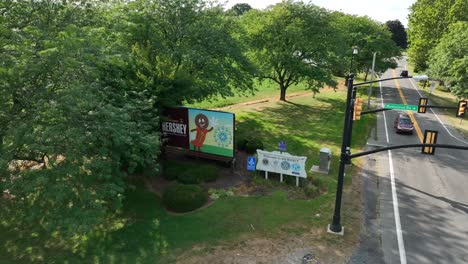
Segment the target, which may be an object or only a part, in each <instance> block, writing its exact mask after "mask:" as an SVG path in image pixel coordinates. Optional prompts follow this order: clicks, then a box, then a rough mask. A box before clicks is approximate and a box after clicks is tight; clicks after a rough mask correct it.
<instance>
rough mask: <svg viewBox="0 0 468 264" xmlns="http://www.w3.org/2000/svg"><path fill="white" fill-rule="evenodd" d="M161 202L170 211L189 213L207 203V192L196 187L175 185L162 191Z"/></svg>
mask: <svg viewBox="0 0 468 264" xmlns="http://www.w3.org/2000/svg"><path fill="white" fill-rule="evenodd" d="M162 201H163V204H164V205H165V206H166V208H167V209H168V210H170V211H173V212H177V213H184V212H190V211H193V210H195V209H197V208H200V207H202V206H203V205H204V204H205V203H206V202H207V201H208V192H207V191H206V190H204V189H203V188H202V187H200V186H198V185H193V184H179V183H176V184H173V185H171V186H169V187H168V188H167V189H166V190H165V191H164V193H163V197H162Z"/></svg>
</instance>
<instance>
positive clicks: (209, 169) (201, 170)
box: [194, 164, 219, 182]
mask: <svg viewBox="0 0 468 264" xmlns="http://www.w3.org/2000/svg"><path fill="white" fill-rule="evenodd" d="M194 173H195V174H197V176H198V178H199V179H200V180H201V182H214V181H216V180H217V179H218V177H219V171H218V168H216V167H215V166H213V165H209V164H206V165H199V166H197V167H196V168H195V170H194Z"/></svg>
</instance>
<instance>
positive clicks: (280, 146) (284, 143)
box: [278, 141, 286, 151]
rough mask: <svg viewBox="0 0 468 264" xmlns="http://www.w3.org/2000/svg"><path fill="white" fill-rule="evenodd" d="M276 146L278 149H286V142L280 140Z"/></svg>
mask: <svg viewBox="0 0 468 264" xmlns="http://www.w3.org/2000/svg"><path fill="white" fill-rule="evenodd" d="M278 148H279V150H280V151H286V142H284V141H280V142H279V143H278Z"/></svg>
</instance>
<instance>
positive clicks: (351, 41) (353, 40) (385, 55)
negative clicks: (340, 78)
mask: <svg viewBox="0 0 468 264" xmlns="http://www.w3.org/2000/svg"><path fill="white" fill-rule="evenodd" d="M333 21H334V22H333V23H334V27H335V28H336V31H338V32H339V33H340V34H341V36H340V40H341V43H339V45H340V47H341V48H340V51H341V53H340V61H343V62H346V63H342V64H339V66H340V67H339V68H337V69H335V71H336V73H337V74H339V75H341V74H340V73H343V72H353V73H360V72H364V73H365V74H366V77H365V78H366V79H367V73H368V72H369V70H370V69H371V67H372V58H373V53H374V52H376V53H377V56H376V62H375V69H374V70H375V72H377V73H382V72H384V71H386V70H387V69H388V68H395V67H396V66H397V63H396V58H397V57H398V56H400V49H399V48H398V47H397V46H396V44H395V42H394V41H393V40H392V39H391V33H390V32H389V31H388V29H387V27H386V26H385V25H382V24H379V23H377V22H376V21H374V20H372V19H370V18H368V17H359V16H355V15H347V14H343V13H340V12H335V13H334V14H333ZM352 47H356V48H357V49H358V54H356V55H352V54H351V52H352Z"/></svg>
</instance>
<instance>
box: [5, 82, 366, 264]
mask: <svg viewBox="0 0 468 264" xmlns="http://www.w3.org/2000/svg"><path fill="white" fill-rule="evenodd" d="M272 91H273V90H272ZM274 93H275V94H276V93H279V92H278V90H274ZM345 95H346V94H345V91H344V90H343V89H339V90H337V91H333V90H330V89H329V90H326V91H323V92H321V93H319V94H317V95H316V96H315V98H314V97H312V96H311V95H307V96H297V97H293V98H290V99H289V101H288V102H278V101H271V102H266V103H259V104H252V105H245V106H242V107H240V106H239V107H236V108H234V109H232V112H234V113H235V114H236V120H237V122H238V124H237V130H236V137H243V136H247V135H255V137H257V138H261V139H262V140H263V142H264V144H265V149H266V150H276V149H277V144H278V142H279V141H280V140H284V141H286V143H287V151H288V152H289V153H291V154H293V155H301V156H307V157H308V160H307V169H309V168H310V167H311V166H312V165H314V164H318V158H319V150H320V148H322V147H328V148H330V149H331V151H332V154H333V156H332V167H331V172H330V174H329V176H325V177H323V178H324V181H325V184H326V186H327V191H326V192H325V193H324V194H322V195H321V196H319V197H317V198H315V199H311V200H304V199H291V198H290V197H289V196H288V193H287V192H286V191H282V190H278V191H273V192H272V194H271V195H266V196H248V197H240V196H234V197H227V198H222V199H220V200H217V201H216V202H215V203H214V204H213V205H211V206H209V207H207V208H205V209H203V210H200V211H196V212H193V213H189V214H186V215H172V214H168V213H167V212H166V211H165V210H164V208H163V206H162V204H161V201H160V199H159V198H158V197H157V196H156V195H155V194H154V193H152V192H150V191H148V190H146V189H145V188H144V187H142V186H139V187H137V188H136V189H135V190H133V191H129V192H128V193H127V194H126V198H127V199H126V202H125V207H124V210H123V212H124V218H125V219H126V224H125V225H123V226H122V228H121V229H119V230H117V231H115V232H114V233H112V234H109V235H107V236H106V237H105V238H103V237H99V236H98V235H96V236H95V237H93V238H90V240H89V245H91V246H90V248H89V250H88V251H87V252H85V253H83V256H82V257H79V256H76V255H71V254H69V253H66V252H54V253H53V254H47V255H46V256H45V259H44V262H46V263H172V262H174V261H176V260H177V257H178V256H179V255H180V254H182V253H184V252H187V251H188V252H195V253H196V254H207V253H209V252H210V250H211V249H212V248H214V247H216V246H219V245H225V246H226V245H227V247H228V248H230V247H231V246H232V245H237V244H239V243H244V242H243V241H245V240H249V239H255V238H258V237H262V238H272V239H274V238H278V237H282V236H298V235H300V234H302V233H304V232H311V230H320V232H322V233H323V231H324V230H325V229H326V226H327V224H329V223H330V222H331V218H332V212H333V206H334V199H335V188H336V177H337V169H338V160H339V148H340V144H341V137H342V127H343V113H344V101H345ZM262 96H269V93H268V92H265V93H264V94H263V95H262ZM256 98H261V97H256ZM240 99H241V98H239V100H240ZM236 100H237V99H236ZM244 100H248V98H247V99H245V98H244ZM212 103H213V102H212ZM219 105H220V104H219V103H216V102H215V103H214V105H212V106H215V107H216V106H219ZM198 107H202V105H198ZM374 122H375V120H374V118H373V117H372V116H370V115H369V116H364V117H363V120H361V121H359V122H355V125H354V133H353V150H356V149H357V148H359V147H361V146H363V145H364V144H365V141H366V139H367V136H368V134H369V131H370V127H371V126H372V125H373V124H374ZM355 165H357V166H353V167H351V168H348V172H347V175H351V176H350V177H346V178H345V184H346V186H348V187H349V186H350V185H351V184H352V183H353V181H354V179H356V177H357V178H359V177H358V176H356V175H357V174H358V173H359V170H360V165H359V162H358V161H357V162H355ZM309 175H312V173H309ZM353 175H354V176H353ZM315 176H316V175H315ZM259 182H261V180H259ZM273 188H275V186H273ZM278 189H281V188H278ZM346 192H347V193H348V196H347V195H346V194H345V201H344V205H343V218H342V221H343V223H344V224H345V225H346V226H347V233H346V235H345V236H344V237H340V236H330V235H327V234H326V233H325V234H322V235H320V236H316V237H315V238H314V239H316V240H317V241H319V242H318V243H320V247H322V249H323V250H324V252H326V251H327V249H328V248H335V250H334V252H335V253H333V254H338V255H340V254H341V255H342V254H343V253H342V252H341V253H340V252H339V250H341V248H346V247H350V248H352V247H353V246H354V243H355V242H356V240H357V237H358V234H359V226H360V213H359V206H360V202H359V192H357V190H352V189H350V188H348V189H347V191H346ZM351 194H352V195H353V196H349V195H351ZM346 197H348V198H346ZM350 197H353V198H350ZM317 215H319V217H317ZM0 231H2V230H0ZM0 244H1V240H0ZM194 248H202V250H198V251H196V250H192V249H194ZM336 248H337V249H338V251H337V250H336ZM5 250H6V249H5V247H1V245H0V256H4V257H3V258H4V259H2V258H1V257H0V260H1V261H0V262H2V263H9V262H8V258H6V257H5V256H7V255H8V254H7V253H6V252H5ZM197 252H198V253H197ZM337 252H338V253H337ZM161 253H163V254H161ZM185 254H187V253H185ZM333 254H332V255H333ZM324 255H325V254H324ZM27 262H30V261H28V260H26V259H25V260H24V261H15V262H14V263H27ZM11 263H13V261H12V262H11Z"/></svg>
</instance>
